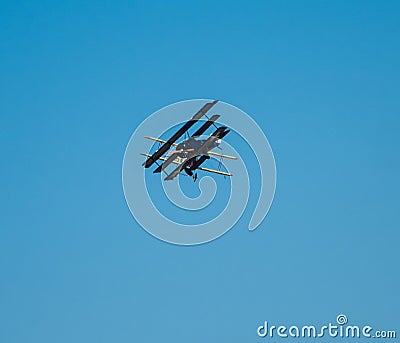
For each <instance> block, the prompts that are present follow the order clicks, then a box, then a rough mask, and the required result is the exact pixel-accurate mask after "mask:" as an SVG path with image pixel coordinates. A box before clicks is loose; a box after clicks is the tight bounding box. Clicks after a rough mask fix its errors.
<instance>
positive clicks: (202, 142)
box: [141, 100, 237, 182]
mask: <svg viewBox="0 0 400 343" xmlns="http://www.w3.org/2000/svg"><path fill="white" fill-rule="evenodd" d="M217 102H218V101H217V100H215V101H213V102H209V103H207V104H205V105H204V106H203V107H202V108H201V109H200V110H199V111H198V112H197V113H196V114H195V115H194V116H193V117H192V118H191V119H189V120H188V121H187V122H186V123H185V124H184V125H183V126H182V127H181V128H180V129H179V130H178V131H177V132H176V133H175V134H174V135H173V136H172V137H171V138H170V139H168V140H167V141H165V140H163V139H160V138H154V137H148V136H146V137H145V138H146V139H149V140H152V141H155V142H158V143H160V144H162V145H161V146H160V147H159V149H158V150H157V151H156V152H155V153H154V154H145V153H143V154H141V155H143V156H146V157H147V160H146V161H145V162H144V163H143V166H144V167H145V168H149V167H151V166H152V165H153V164H154V163H155V164H157V166H158V167H157V168H156V169H155V170H154V171H153V173H161V172H164V173H166V175H167V176H166V177H165V179H164V180H172V179H174V178H175V177H176V176H178V175H179V174H180V173H181V172H183V171H184V172H185V173H186V174H187V175H189V176H191V177H192V178H193V180H194V181H195V182H196V180H197V173H196V172H195V171H196V170H202V171H205V172H210V173H216V174H220V175H224V176H232V174H230V173H227V172H224V171H221V170H219V169H220V166H221V162H222V160H223V159H224V158H227V159H231V160H236V159H237V158H236V157H234V156H228V155H223V154H219V153H216V152H214V151H211V150H213V149H214V148H217V147H219V145H220V144H221V140H222V138H224V137H225V136H226V135H227V134H228V133H229V132H230V130H229V129H228V128H227V127H226V126H221V127H217V126H216V125H215V122H216V120H218V118H219V117H220V115H218V114H214V115H213V116H211V117H208V116H207V115H206V113H207V112H208V111H209V110H210V109H211V108H212V107H213V106H214V105H215V104H216V103H217ZM203 116H205V117H206V118H207V121H206V122H205V123H204V124H203V125H202V126H201V127H199V128H198V129H197V131H196V132H194V133H193V134H192V135H189V132H188V130H189V129H190V128H191V127H192V126H193V125H194V124H196V123H197V122H198V121H199V120H200V119H201V118H202V117H203ZM212 125H213V126H215V127H216V130H215V131H214V133H212V134H211V135H210V136H209V137H208V138H207V139H200V138H199V137H200V136H201V135H203V134H204V132H206V131H207V129H209V128H210V127H211V126H212ZM185 134H186V135H187V137H188V138H186V139H184V140H183V141H182V142H180V143H178V144H177V143H176V141H178V140H179V139H180V138H181V137H182V136H184V135H185ZM171 147H173V149H172V150H170V149H171ZM210 156H214V157H219V158H220V164H219V168H218V170H214V169H210V168H205V167H201V165H202V164H203V163H204V162H205V161H207V160H208V159H210ZM159 161H161V163H159ZM171 164H175V165H177V167H176V168H175V170H174V171H172V172H171V173H170V174H168V173H167V172H166V171H165V168H166V167H168V166H169V165H171Z"/></svg>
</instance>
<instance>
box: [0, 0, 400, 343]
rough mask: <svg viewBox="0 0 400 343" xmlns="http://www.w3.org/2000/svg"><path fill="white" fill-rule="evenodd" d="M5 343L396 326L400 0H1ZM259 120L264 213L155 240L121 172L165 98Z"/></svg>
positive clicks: (1, 336) (1, 333)
mask: <svg viewBox="0 0 400 343" xmlns="http://www.w3.org/2000/svg"><path fill="white" fill-rule="evenodd" d="M0 6H1V7H0V38H1V46H0V75H1V77H0V113H1V126H0V130H1V131H0V132H1V136H0V140H1V141H0V143H1V145H0V146H1V158H2V167H1V169H0V170H1V171H0V173H1V174H0V183H1V200H0V201H1V202H0V205H1V217H0V225H1V226H0V230H1V231H0V235H1V236H0V323H1V324H0V341H1V342H5V343H13V342H41V343H45V342H158V341H166V342H228V341H229V342H251V341H258V340H261V339H260V338H258V337H257V335H256V329H257V327H258V326H259V325H261V324H262V323H263V322H264V320H268V321H269V322H270V323H271V324H278V325H279V324H285V325H294V324H297V325H303V324H310V325H311V324H325V323H328V322H335V318H336V316H337V315H338V314H339V313H344V314H346V315H347V316H348V318H349V323H352V324H360V325H367V324H369V325H371V326H373V327H374V328H376V329H396V330H397V331H398V334H399V330H400V327H399V319H400V315H399V308H400V295H399V288H400V274H399V268H398V263H399V254H400V253H399V239H400V233H399V219H398V214H399V210H400V208H399V200H398V195H399V190H400V189H399V185H400V184H399V181H398V174H399V173H398V170H399V166H400V160H399V153H398V150H399V145H400V144H399V141H398V137H399V134H398V132H399V129H400V116H399V110H400V101H399V96H398V89H399V76H400V75H399V74H400V73H399V60H400V48H399V37H400V24H399V20H398V13H399V10H400V6H399V3H398V2H396V1H344V0H343V1H341V0H339V1H307V2H303V1H265V2H264V1H259V2H248V1H246V2H244V1H243V2H231V1H229V2H228V1H226V2H225V1H220V2H218V3H216V2H215V1H202V2H197V3H195V2H191V3H188V2H184V1H182V2H177V1H169V2H161V1H159V2H157V1H156V2H132V1H126V2H125V1H117V2H115V1H83V2H82V1H64V2H58V3H54V2H52V1H36V2H32V1H2V2H1V4H0ZM192 98H210V99H220V100H223V101H226V102H229V103H231V104H233V105H235V106H238V107H239V108H241V109H243V110H244V111H246V112H247V113H249V114H250V115H251V116H253V117H254V118H255V119H256V120H257V122H258V123H259V125H260V126H261V127H262V128H263V130H264V131H265V132H266V134H267V136H268V139H269V141H270V143H271V145H272V148H273V150H274V154H275V158H276V162H277V169H278V185H277V192H276V196H275V201H274V203H273V206H272V208H271V211H270V213H269V214H268V216H267V218H266V220H265V221H264V223H263V224H262V227H261V228H259V229H258V230H256V231H255V232H252V233H249V232H248V231H247V229H246V228H247V225H245V223H243V224H241V225H237V226H236V227H235V228H233V229H232V230H231V231H230V232H229V233H228V234H226V235H224V236H223V237H222V238H220V239H218V240H216V241H214V242H212V243H210V244H206V245H202V246H198V247H177V246H174V245H170V244H166V243H163V242H161V241H158V240H157V239H155V238H152V237H151V236H150V235H149V234H147V233H146V232H145V231H144V230H142V229H141V228H140V227H139V226H138V225H137V224H136V223H135V221H134V219H133V218H132V215H131V214H130V212H129V210H128V208H127V206H126V203H125V199H124V196H123V191H122V185H121V164H122V158H123V154H124V149H125V146H126V144H127V142H128V140H129V137H130V135H131V133H132V132H133V130H134V128H135V127H136V126H137V125H139V123H140V122H141V121H142V120H144V119H145V118H146V117H147V116H148V115H149V114H151V113H152V112H154V111H155V110H157V109H159V108H160V107H163V106H165V105H168V104H170V103H173V102H176V101H180V100H184V99H192Z"/></svg>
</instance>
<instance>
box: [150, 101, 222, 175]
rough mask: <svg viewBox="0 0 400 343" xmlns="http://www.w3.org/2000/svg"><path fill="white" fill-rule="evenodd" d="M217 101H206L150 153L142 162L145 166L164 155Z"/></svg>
mask: <svg viewBox="0 0 400 343" xmlns="http://www.w3.org/2000/svg"><path fill="white" fill-rule="evenodd" d="M217 102H218V101H217V100H215V101H213V102H208V103H206V104H205V105H204V106H203V107H202V108H201V109H200V110H199V111H198V112H197V113H196V114H195V115H194V116H193V117H192V118H191V119H190V120H189V121H187V122H186V123H185V124H184V125H183V126H182V127H181V128H180V129H179V130H178V131H177V132H175V134H174V135H173V136H172V137H171V138H170V139H168V140H167V141H166V142H165V143H164V144H163V145H162V146H161V148H160V149H158V150H157V151H156V152H155V153H154V154H153V155H151V156H150V157H149V158H148V159H147V160H146V162H145V163H144V164H143V165H144V167H145V168H149V167H150V166H151V165H152V164H153V163H154V162H155V161H157V160H158V159H159V158H160V157H161V156H162V155H164V154H165V153H166V152H167V151H168V150H169V148H170V147H171V145H172V144H173V143H175V142H176V141H177V140H178V139H179V138H180V137H182V136H183V135H184V134H185V132H186V131H187V130H189V129H190V128H191V127H192V126H193V124H194V123H196V122H197V121H199V120H200V118H201V117H202V116H203V115H205V114H206V113H207V112H208V111H209V110H210V109H211V108H212V107H213V106H214V105H215V104H216V103H217Z"/></svg>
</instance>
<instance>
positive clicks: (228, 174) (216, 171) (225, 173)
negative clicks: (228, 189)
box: [140, 154, 233, 176]
mask: <svg viewBox="0 0 400 343" xmlns="http://www.w3.org/2000/svg"><path fill="white" fill-rule="evenodd" d="M140 155H142V156H145V157H149V156H151V155H150V154H140ZM159 160H161V161H165V160H166V158H164V157H161V158H159ZM172 163H174V164H181V163H179V162H178V161H176V160H174V161H173V162H172ZM175 170H176V169H175ZM197 170H202V171H205V172H208V173H214V174H219V175H224V176H232V175H233V174H230V173H227V172H223V171H221V170H215V169H210V168H204V167H199V168H197ZM181 171H182V170H181ZM181 171H180V172H181ZM178 174H179V173H178ZM178 174H177V175H178ZM175 176H176V175H175Z"/></svg>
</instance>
